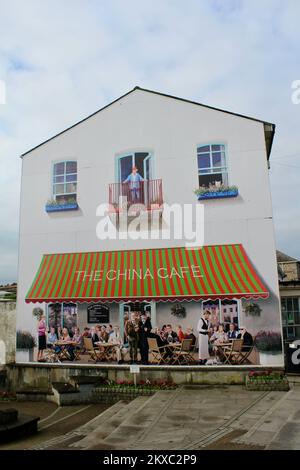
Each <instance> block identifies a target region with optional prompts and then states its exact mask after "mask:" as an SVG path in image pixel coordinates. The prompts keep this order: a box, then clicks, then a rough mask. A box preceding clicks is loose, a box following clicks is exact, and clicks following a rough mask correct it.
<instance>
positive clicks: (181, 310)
mask: <svg viewBox="0 0 300 470" xmlns="http://www.w3.org/2000/svg"><path fill="white" fill-rule="evenodd" d="M171 314H172V315H174V317H177V318H185V316H186V310H185V307H184V306H183V305H182V304H180V303H176V304H174V305H173V306H172V307H171Z"/></svg>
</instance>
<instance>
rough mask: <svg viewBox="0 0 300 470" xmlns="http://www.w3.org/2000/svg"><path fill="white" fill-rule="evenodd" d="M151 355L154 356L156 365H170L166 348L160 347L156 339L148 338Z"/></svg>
mask: <svg viewBox="0 0 300 470" xmlns="http://www.w3.org/2000/svg"><path fill="white" fill-rule="evenodd" d="M147 339H148V346H149V353H151V354H152V357H153V362H154V363H155V364H168V363H169V359H167V358H166V357H165V352H166V348H165V346H158V344H157V339H156V338H147Z"/></svg>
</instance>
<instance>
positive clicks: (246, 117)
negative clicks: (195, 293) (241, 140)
mask: <svg viewBox="0 0 300 470" xmlns="http://www.w3.org/2000/svg"><path fill="white" fill-rule="evenodd" d="M136 90H140V91H144V92H147V93H152V94H154V95H158V96H164V97H165V98H172V99H175V100H179V101H182V102H184V103H189V104H194V105H197V106H203V107H205V108H207V109H211V110H213V111H219V112H222V113H226V114H230V115H232V116H236V117H240V118H243V119H249V120H251V121H255V122H260V123H262V124H264V129H265V136H266V127H268V126H271V129H272V136H271V139H270V140H269V145H268V146H267V155H268V159H269V157H270V153H271V149H272V143H273V139H274V134H275V127H276V126H275V124H273V123H271V122H268V121H263V120H261V119H257V118H254V117H251V116H246V115H244V114H239V113H234V112H232V111H228V110H225V109H221V108H216V107H214V106H209V105H207V104H203V103H199V102H197V101H192V100H188V99H186V98H180V97H178V96H174V95H169V94H166V93H162V92H159V91H155V90H150V89H147V88H142V87H139V86H135V87H134V88H132V89H131V90H129V91H128V92H127V93H124V94H123V95H121V96H119V98H116V99H115V100H113V101H111V102H110V103H108V104H106V105H105V106H103V107H102V108H100V109H98V110H97V111H95V112H94V113H92V114H90V115H88V116H87V117H85V118H83V119H81V120H80V121H77V122H76V123H75V124H72V125H71V126H69V127H67V128H66V129H64V130H62V131H61V132H58V133H57V134H55V135H53V136H52V137H49V138H48V139H46V140H44V141H43V142H41V143H40V144H38V145H36V146H35V147H32V148H31V149H30V150H27V151H26V152H24V153H22V154H21V156H20V158H23V157H24V156H25V155H28V154H29V153H31V152H33V151H34V150H36V149H37V148H39V147H41V146H42V145H44V144H46V143H48V142H50V141H51V140H53V139H55V138H56V137H59V136H60V135H62V134H64V133H65V132H67V131H69V130H70V129H72V128H73V127H76V126H78V125H79V124H81V123H83V122H84V121H87V120H88V119H90V118H91V117H93V116H95V115H96V114H98V113H100V112H101V111H104V109H106V108H108V107H109V106H112V105H113V104H115V103H117V102H118V101H120V100H121V99H123V98H125V97H126V96H128V95H130V94H131V93H133V92H134V91H136Z"/></svg>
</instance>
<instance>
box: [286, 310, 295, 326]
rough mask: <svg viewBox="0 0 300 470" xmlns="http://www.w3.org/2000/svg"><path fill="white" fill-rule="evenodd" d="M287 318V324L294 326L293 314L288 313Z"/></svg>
mask: <svg viewBox="0 0 300 470" xmlns="http://www.w3.org/2000/svg"><path fill="white" fill-rule="evenodd" d="M287 318H288V324H289V325H293V324H294V314H293V312H288V314H287Z"/></svg>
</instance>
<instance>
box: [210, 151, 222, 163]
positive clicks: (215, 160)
mask: <svg viewBox="0 0 300 470" xmlns="http://www.w3.org/2000/svg"><path fill="white" fill-rule="evenodd" d="M212 163H213V166H222V154H221V152H216V153H213V155H212Z"/></svg>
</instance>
